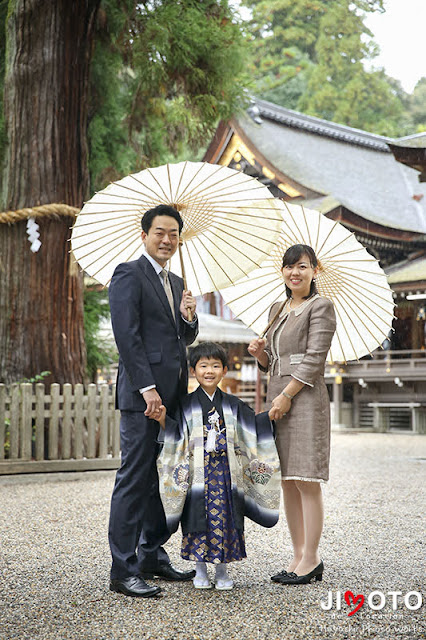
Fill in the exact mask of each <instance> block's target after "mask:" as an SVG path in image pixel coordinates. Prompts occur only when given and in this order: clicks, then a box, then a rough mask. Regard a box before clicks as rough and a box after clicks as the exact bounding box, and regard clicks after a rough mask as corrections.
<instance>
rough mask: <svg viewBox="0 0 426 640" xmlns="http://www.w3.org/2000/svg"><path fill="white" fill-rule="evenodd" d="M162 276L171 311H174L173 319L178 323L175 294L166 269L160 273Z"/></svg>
mask: <svg viewBox="0 0 426 640" xmlns="http://www.w3.org/2000/svg"><path fill="white" fill-rule="evenodd" d="M160 276H161V277H162V278H163V283H164V291H165V292H166V296H167V300H168V301H169V305H170V309H171V310H172V315H173V319H174V321H175V322H176V317H175V304H174V302H173V293H172V288H171V286H170V280H169V274H168V273H167V271H166V270H165V269H163V270H162V271H161V272H160Z"/></svg>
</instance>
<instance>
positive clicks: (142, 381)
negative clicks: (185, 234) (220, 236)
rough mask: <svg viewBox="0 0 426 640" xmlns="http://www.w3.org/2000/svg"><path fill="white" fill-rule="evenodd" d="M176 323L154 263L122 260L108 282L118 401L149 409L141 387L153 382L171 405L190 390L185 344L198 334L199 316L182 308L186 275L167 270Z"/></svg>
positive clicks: (122, 406)
mask: <svg viewBox="0 0 426 640" xmlns="http://www.w3.org/2000/svg"><path fill="white" fill-rule="evenodd" d="M169 280H170V285H171V288H172V292H173V300H174V306H175V316H176V323H175V321H174V319H173V315H172V312H171V309H170V305H169V302H168V300H167V296H166V293H165V291H164V287H163V285H162V284H161V282H160V279H159V277H158V275H157V274H156V272H155V269H154V268H153V266H152V265H151V263H150V262H149V260H147V259H146V257H145V256H141V257H140V258H139V260H133V261H131V262H125V263H123V264H119V265H118V266H117V268H116V269H115V271H114V275H113V277H112V280H111V284H110V287H109V302H110V308H111V320H112V327H113V331H114V337H115V341H116V343H117V347H118V352H119V355H120V358H119V364H118V378H117V395H116V406H117V408H118V409H122V410H128V411H145V409H146V403H145V400H144V399H143V396H142V395H141V394H140V393H139V389H141V388H143V387H148V386H150V385H153V384H155V385H156V388H157V391H158V393H159V394H160V396H161V398H162V400H163V403H164V404H165V406H166V407H167V409H168V410H174V408H175V406H176V404H177V400H178V397H179V396H180V395H181V394H183V393H186V390H187V384H188V367H187V356H186V346H187V345H189V344H191V343H192V342H193V341H194V340H195V338H196V337H197V334H198V322H197V321H195V322H194V323H192V324H188V323H187V322H185V321H184V320H183V318H182V316H181V313H180V311H179V305H180V301H181V298H182V291H183V280H182V278H179V277H178V276H177V275H175V274H174V273H169Z"/></svg>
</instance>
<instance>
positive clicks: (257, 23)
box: [244, 0, 408, 136]
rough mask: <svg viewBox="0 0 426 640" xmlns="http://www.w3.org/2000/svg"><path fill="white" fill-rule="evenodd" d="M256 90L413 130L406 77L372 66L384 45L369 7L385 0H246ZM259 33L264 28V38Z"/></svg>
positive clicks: (331, 113)
mask: <svg viewBox="0 0 426 640" xmlns="http://www.w3.org/2000/svg"><path fill="white" fill-rule="evenodd" d="M244 4H245V5H246V6H249V7H250V8H251V9H252V16H253V19H252V21H251V23H250V31H251V33H252V35H253V37H254V55H253V63H252V65H253V66H252V68H253V72H254V74H255V77H256V85H257V93H258V95H260V96H261V97H262V98H264V99H266V100H271V101H272V102H276V103H277V104H281V105H282V106H285V107H287V108H290V109H296V110H299V111H303V112H305V113H309V114H311V115H314V116H318V117H320V118H324V119H326V120H332V121H335V122H340V123H342V124H347V125H349V126H352V127H356V128H360V129H365V130H367V131H372V132H375V133H379V134H382V135H388V136H399V135H403V134H404V133H406V131H407V125H408V120H407V116H406V115H404V113H405V110H406V109H407V108H408V105H406V104H405V103H404V100H405V99H406V95H405V94H404V92H403V90H402V88H401V86H400V85H399V86H397V85H398V84H399V83H397V81H394V80H392V79H390V78H388V77H387V76H386V74H385V73H384V72H383V70H375V71H367V70H366V69H365V66H364V62H365V61H368V60H372V59H374V57H375V56H376V55H377V46H376V45H375V44H374V42H373V41H372V40H371V37H372V34H371V32H370V31H369V30H368V29H367V27H366V26H365V24H364V13H366V12H371V11H383V10H384V7H383V0H328V1H327V2H325V1H324V0H270V1H269V0H245V2H244ZM259 36H262V37H261V38H260V37H259Z"/></svg>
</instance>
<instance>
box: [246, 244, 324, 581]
mask: <svg viewBox="0 0 426 640" xmlns="http://www.w3.org/2000/svg"><path fill="white" fill-rule="evenodd" d="M317 272H318V260H317V258H316V256H315V253H314V251H313V249H312V248H311V247H309V246H307V245H303V244H297V245H294V246H292V247H290V248H289V249H287V251H286V252H285V254H284V257H283V266H282V274H283V278H284V283H285V286H286V292H287V299H286V300H285V302H284V303H281V302H277V303H275V304H273V305H272V307H271V309H270V313H269V317H270V319H272V318H274V316H275V315H277V312H278V315H277V317H276V318H275V320H274V322H273V323H272V326H271V327H270V329H269V330H268V332H267V334H266V339H265V340H264V339H261V338H257V339H255V340H252V342H251V343H250V345H249V347H248V350H249V353H250V354H251V355H253V356H254V357H255V358H256V359H257V361H258V365H259V367H260V368H261V369H262V371H269V374H270V380H269V384H268V393H267V402H268V403H270V404H271V409H270V411H269V416H270V418H271V420H275V425H276V445H277V449H278V453H279V456H280V463H281V476H282V487H283V495H284V507H285V514H286V518H287V524H288V528H289V531H290V536H291V540H292V544H293V558H292V560H291V562H290V563H289V565H288V566H287V569H284V570H283V571H280V572H279V573H278V574H276V575H274V576H272V580H273V581H274V582H279V583H282V584H307V583H309V582H311V580H312V579H313V578H315V579H316V580H321V579H322V574H323V570H324V565H323V562H322V561H321V560H320V557H319V553H318V546H319V542H320V538H321V533H322V528H323V522H324V512H323V502H322V491H321V482H327V480H328V471H329V458H330V401H329V397H328V392H327V387H326V385H325V382H324V368H325V361H326V357H327V353H328V351H329V349H330V345H331V341H332V338H333V335H334V332H335V329H336V317H335V313H334V307H333V303H332V302H331V301H330V300H328V299H327V298H324V297H322V296H320V295H319V294H318V292H317V289H316V285H315V276H316V274H317Z"/></svg>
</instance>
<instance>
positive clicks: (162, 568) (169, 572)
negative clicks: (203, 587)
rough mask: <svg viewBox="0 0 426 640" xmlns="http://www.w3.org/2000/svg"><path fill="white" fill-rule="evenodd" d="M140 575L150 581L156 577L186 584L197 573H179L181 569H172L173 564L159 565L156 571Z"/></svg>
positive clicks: (149, 570) (144, 572) (150, 570)
mask: <svg viewBox="0 0 426 640" xmlns="http://www.w3.org/2000/svg"><path fill="white" fill-rule="evenodd" d="M140 575H141V576H142V578H148V579H150V578H154V577H155V576H156V577H158V578H163V579H164V580H170V581H171V582H185V581H186V580H192V578H194V577H195V571H179V569H175V568H174V567H172V565H171V564H159V565H158V566H157V567H156V568H155V569H148V570H146V571H141V574H140Z"/></svg>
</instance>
